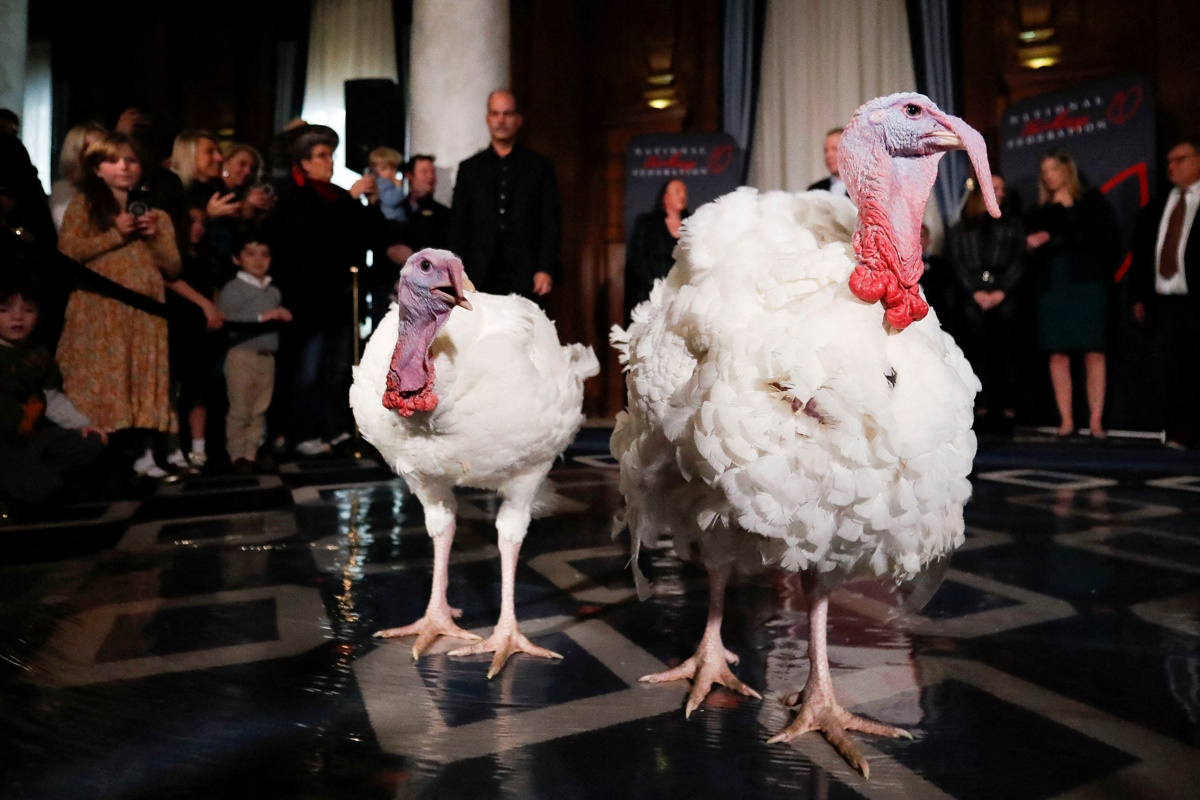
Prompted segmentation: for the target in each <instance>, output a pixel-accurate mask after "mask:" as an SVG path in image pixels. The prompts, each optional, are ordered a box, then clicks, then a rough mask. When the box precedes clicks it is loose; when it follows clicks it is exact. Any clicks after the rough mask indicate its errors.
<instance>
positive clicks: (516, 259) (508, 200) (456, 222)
mask: <svg viewBox="0 0 1200 800" xmlns="http://www.w3.org/2000/svg"><path fill="white" fill-rule="evenodd" d="M486 119H487V126H488V132H489V133H490V134H491V139H492V141H491V145H490V146H489V147H487V148H486V149H484V150H482V151H480V152H478V153H476V154H475V155H473V156H471V157H470V158H468V159H467V160H466V161H463V162H462V163H461V164H460V165H459V167H458V180H457V182H456V183H455V185H454V200H453V201H452V203H451V205H450V249H451V250H453V251H454V252H455V253H457V254H458V255H459V256H460V257H461V258H462V260H463V266H464V267H465V268H466V271H467V274H468V275H469V276H470V277H471V280H472V282H473V283H474V284H475V285H476V286H477V287H479V290H480V291H484V292H491V293H494V294H508V293H516V294H520V295H524V296H525V297H529V298H531V299H532V298H533V297H534V296H544V295H546V294H549V292H550V290H551V289H552V288H553V286H554V281H556V280H558V279H559V278H560V277H561V274H562V266H561V263H560V261H559V242H560V239H561V231H560V227H559V225H560V222H559V220H560V212H559V205H558V183H557V181H556V180H555V177H554V165H553V164H552V163H551V162H550V159H548V158H545V157H544V156H540V155H538V154H536V153H534V152H532V151H530V150H528V149H526V148H525V147H522V146H521V145H520V144H518V143H517V132H518V131H520V129H521V123H522V122H523V120H522V118H521V114H520V112H518V111H517V101H516V98H515V97H513V95H512V93H511V92H506V91H497V92H492V93H491V94H490V95H489V96H488V106H487V117H486Z"/></svg>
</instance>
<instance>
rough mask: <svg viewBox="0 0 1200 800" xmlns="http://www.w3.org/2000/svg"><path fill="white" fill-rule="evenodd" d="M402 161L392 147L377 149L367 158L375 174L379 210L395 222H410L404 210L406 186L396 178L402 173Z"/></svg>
mask: <svg viewBox="0 0 1200 800" xmlns="http://www.w3.org/2000/svg"><path fill="white" fill-rule="evenodd" d="M400 161H401V158H400V153H398V152H397V151H395V150H393V149H392V148H390V147H376V148H375V149H374V150H372V151H371V154H370V155H369V156H367V162H368V163H369V164H370V165H371V171H372V172H374V173H375V192H376V194H377V195H378V196H379V210H380V211H381V212H383V215H384V216H385V217H387V218H388V219H390V220H392V221H393V222H407V221H408V215H407V214H406V213H405V208H404V184H403V182H402V181H401V180H400V179H399V178H397V177H396V173H398V172H399V171H400Z"/></svg>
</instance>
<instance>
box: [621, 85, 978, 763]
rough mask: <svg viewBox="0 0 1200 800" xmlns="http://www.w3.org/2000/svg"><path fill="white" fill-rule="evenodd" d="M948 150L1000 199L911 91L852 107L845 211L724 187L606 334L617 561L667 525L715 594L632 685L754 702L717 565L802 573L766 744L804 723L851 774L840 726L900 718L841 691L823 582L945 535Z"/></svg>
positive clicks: (887, 729)
mask: <svg viewBox="0 0 1200 800" xmlns="http://www.w3.org/2000/svg"><path fill="white" fill-rule="evenodd" d="M964 148H965V149H966V150H967V152H968V154H969V155H970V157H971V160H972V162H973V164H974V166H975V170H976V172H977V174H978V175H979V179H980V183H981V185H982V186H983V187H984V191H985V197H986V201H987V204H988V209H989V211H990V212H991V213H992V214H993V215H998V214H999V209H998V208H997V207H996V203H995V198H994V197H993V196H992V195H991V191H990V189H991V180H990V171H989V169H988V164H987V156H986V150H985V147H984V143H983V140H982V138H981V137H980V136H979V134H978V133H976V132H975V131H974V130H973V129H971V128H970V127H969V126H967V125H966V123H964V122H963V121H962V120H960V119H957V118H955V117H952V116H949V115H947V114H945V113H943V112H942V111H941V110H939V109H938V108H937V106H936V105H934V104H933V102H932V101H930V100H929V99H928V98H926V97H924V96H922V95H918V94H897V95H891V96H889V97H883V98H879V99H877V100H874V101H872V102H870V103H867V104H866V105H864V106H862V107H861V108H859V109H858V111H856V112H855V114H854V116H853V118H852V119H851V120H850V123H849V124H848V125H847V127H846V129H845V132H844V133H843V135H842V142H841V150H840V157H839V162H840V167H841V175H842V177H843V179H844V180H845V181H846V186H847V188H848V190H849V195H850V200H851V201H853V202H854V203H856V204H857V206H858V209H857V211H858V213H857V218H856V215H855V207H854V205H852V203H851V202H850V201H847V200H845V199H843V198H838V197H834V196H832V195H830V194H829V193H828V192H808V193H803V194H787V193H783V192H770V193H766V194H759V193H758V192H756V191H755V190H753V189H739V190H737V191H736V192H734V193H732V194H729V195H726V196H725V197H722V198H720V199H719V200H717V201H715V202H714V203H711V204H709V205H706V206H704V207H702V208H701V209H699V210H698V211H697V212H696V213H695V214H694V215H693V216H692V217H691V218H690V219H689V220H687V222H686V223H685V224H684V230H683V234H682V236H681V237H680V243H679V245H678V248H677V250H676V262H675V266H674V268H673V269H672V270H671V272H670V274H669V275H668V276H667V278H666V279H665V280H664V281H662V282H660V283H659V284H658V285H656V286H655V288H654V291H653V293H652V294H651V297H650V299H649V300H648V301H646V302H645V303H643V304H642V305H640V306H639V307H638V308H637V309H636V310H635V311H634V314H633V321H632V323H631V325H630V327H629V329H628V331H622V330H621V329H619V328H614V330H613V335H612V340H613V343H614V345H615V346H616V347H617V348H618V350H619V351H620V353H621V358H622V361H623V362H624V363H625V365H626V370H627V375H626V387H627V390H628V409H627V411H625V412H623V413H622V414H620V415H619V416H618V418H617V423H616V428H615V430H614V432H613V437H612V445H611V447H612V453H613V455H614V456H615V457H616V458H617V459H619V461H620V464H621V478H620V480H621V491H622V493H623V494H624V496H625V501H626V506H625V510H624V512H623V517H622V519H623V521H624V522H625V523H626V524H627V525H628V526H629V528H630V532H631V537H632V542H633V547H634V556H635V564H636V554H637V549H638V548H639V546H640V545H641V544H651V543H654V542H655V541H657V540H658V539H659V537H662V536H669V537H673V539H674V543H675V548H676V550H677V551H678V552H679V553H680V555H681V556H684V557H686V556H688V555H690V553H691V551H692V549H693V547H698V548H699V552H700V556H701V558H702V560H703V562H704V564H705V566H706V568H707V570H708V574H709V585H710V593H711V595H710V605H709V617H708V624H707V626H706V628H705V631H704V636H703V638H702V639H701V641H700V645H699V648H698V649H697V652H696V654H695V655H694V656H692V657H691V658H689V659H687V660H686V661H684V662H683V663H682V664H681V665H680V666H678V667H676V668H674V669H671V670H668V671H666V672H662V673H657V674H655V675H648V676H646V677H644V678H643V679H642V680H644V681H648V682H660V681H669V680H681V679H691V680H692V681H693V687H692V690H691V693H690V695H689V698H688V701H687V705H686V713H687V714H688V715H690V714H691V713H692V711H694V710H695V709H696V708H697V707H698V706H699V705H700V704H701V703H702V702H703V700H704V698H705V696H706V695H707V694H708V692H709V690H710V689H711V688H712V685H713V684H714V683H720V684H723V685H725V686H727V687H729V688H731V689H733V690H735V691H739V692H741V693H742V694H745V695H750V696H754V697H758V694H757V693H756V692H754V690H753V689H751V688H749V687H748V686H746V685H745V684H744V683H742V682H741V681H739V680H738V679H737V678H736V677H735V676H734V675H733V673H732V672H731V670H730V669H729V664H736V663H737V656H736V655H734V654H733V653H731V652H729V651H727V650H726V649H725V648H724V646H723V644H722V641H721V619H722V611H723V605H724V593H725V586H726V582H727V579H728V577H729V574H730V570H731V569H732V568H735V567H736V568H739V569H740V570H742V571H745V572H749V573H753V572H755V571H756V570H760V569H761V568H762V567H763V566H764V565H780V566H782V567H783V568H785V569H787V570H792V571H796V572H801V573H803V579H802V582H803V585H804V586H805V589H806V591H807V592H808V593H809V595H810V599H811V608H810V612H809V660H810V663H811V668H810V671H809V677H808V681H807V684H806V685H805V687H804V689H803V691H802V692H801V693H800V694H799V698H800V702H799V706H800V707H799V713H798V715H797V717H796V719H795V720H794V721H793V722H792V723H791V724H790V725H788V726H787V727H786V728H784V729H783V730H782V731H780V732H779V733H778V734H776V735H775V736H773V737H772V738H771V739H770V740H769V741H771V742H775V741H786V740H789V739H791V738H793V737H794V736H797V735H799V734H801V733H804V732H807V731H813V730H820V731H821V732H822V733H823V734H824V736H825V737H826V739H828V740H829V742H830V743H831V744H832V745H833V746H834V747H835V748H836V749H837V750H838V752H840V753H841V754H842V756H843V757H844V758H845V759H846V760H847V761H848V762H849V763H850V764H851V765H852V766H853V767H855V768H856V769H858V770H860V771H861V772H862V773H863V775H868V774H869V768H868V766H867V763H866V761H865V760H864V759H863V758H862V756H861V754H860V753H859V752H858V748H857V746H856V745H855V744H854V742H853V740H852V739H851V738H850V737H849V736H848V735H847V733H846V731H847V730H857V731H863V732H868V733H875V734H881V735H884V736H908V734H907V732H905V731H903V730H900V729H899V728H894V727H892V726H888V725H883V724H881V723H878V722H874V721H872V720H868V719H864V718H862V717H859V716H856V715H853V714H851V713H849V712H848V711H846V710H845V709H843V708H842V707H841V706H839V705H838V703H837V700H836V698H835V696H834V692H833V686H832V682H831V679H830V673H829V662H828V657H827V653H826V637H825V625H826V615H827V609H828V602H829V600H828V598H829V593H830V591H831V590H832V589H833V588H834V587H835V586H837V585H838V584H839V583H840V582H842V581H845V580H847V579H850V578H858V577H862V576H879V577H880V578H885V579H892V580H904V579H908V578H912V577H914V576H916V575H917V574H918V573H920V572H921V571H922V570H923V568H924V567H925V566H926V565H928V564H930V563H931V562H933V561H935V560H937V559H939V558H940V557H942V556H943V555H944V554H946V553H948V552H949V551H950V550H952V549H953V548H954V547H956V546H957V545H959V544H961V543H962V541H963V504H964V503H965V502H966V500H967V499H968V497H969V495H970V491H971V488H970V484H969V482H968V480H967V476H968V475H969V473H970V471H971V463H972V460H973V459H974V456H975V446H976V442H975V435H974V433H972V431H971V423H972V419H973V414H972V403H973V399H974V396H975V393H976V392H977V391H978V390H979V382H978V380H977V379H976V377H975V375H974V374H973V373H972V371H971V368H970V366H969V365H968V363H967V361H966V360H965V359H964V358H963V355H962V352H961V351H960V350H959V348H958V347H957V346H956V345H955V344H954V342H953V340H952V339H951V338H950V337H949V336H947V335H946V334H945V333H944V332H943V331H942V330H941V328H940V326H939V325H938V322H937V319H936V316H935V315H932V314H930V315H928V316H927V312H928V310H929V308H928V306H927V305H926V304H925V301H924V300H923V299H922V297H921V295H920V292H919V289H918V285H917V279H918V278H919V277H920V275H921V271H922V266H923V265H922V261H921V245H920V226H921V217H922V212H923V210H924V207H925V201H926V199H927V198H928V196H929V191H930V189H931V187H932V185H933V182H934V179H935V177H936V174H937V164H938V161H939V160H940V158H941V156H942V154H943V153H944V152H945V151H947V150H951V149H964ZM877 301H882V304H881V303H880V302H877ZM910 323H911V324H910ZM638 577H639V581H640V576H638ZM794 698H795V696H793V699H794Z"/></svg>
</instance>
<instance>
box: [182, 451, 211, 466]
mask: <svg viewBox="0 0 1200 800" xmlns="http://www.w3.org/2000/svg"><path fill="white" fill-rule="evenodd" d="M187 460H188V463H189V464H191V465H192V467H193V468H194V469H204V466H205V465H206V464H207V463H208V455H207V454H206V453H197V452H196V451H195V450H193V451H192V452H190V453H188V456H187Z"/></svg>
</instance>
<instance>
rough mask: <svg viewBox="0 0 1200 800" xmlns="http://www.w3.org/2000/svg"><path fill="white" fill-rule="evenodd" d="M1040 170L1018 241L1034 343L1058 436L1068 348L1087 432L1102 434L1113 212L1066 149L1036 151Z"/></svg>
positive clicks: (1067, 386)
mask: <svg viewBox="0 0 1200 800" xmlns="http://www.w3.org/2000/svg"><path fill="white" fill-rule="evenodd" d="M1040 176H1041V180H1040V185H1039V192H1038V195H1039V204H1038V206H1037V207H1036V208H1034V209H1032V210H1031V211H1030V212H1029V214H1028V216H1027V218H1026V225H1025V228H1026V230H1027V231H1028V232H1029V233H1028V235H1027V236H1026V243H1027V245H1028V247H1029V250H1030V251H1031V253H1032V264H1031V272H1032V273H1033V274H1034V276H1035V278H1036V280H1037V287H1038V288H1037V321H1038V344H1039V346H1040V347H1041V349H1042V351H1044V352H1046V353H1049V356H1050V381H1051V383H1052V384H1053V386H1054V401H1055V403H1056V404H1057V406H1058V413H1059V416H1060V425H1059V428H1058V435H1059V436H1070V435H1071V434H1072V433H1074V432H1075V419H1074V413H1073V403H1072V387H1071V354H1072V353H1082V354H1083V363H1084V370H1085V374H1086V376H1087V379H1086V380H1087V400H1088V411H1089V413H1090V420H1089V426H1088V427H1089V428H1090V431H1091V435H1092V436H1094V437H1096V438H1103V437H1104V436H1105V435H1106V434H1105V431H1104V425H1103V422H1102V417H1103V415H1104V391H1105V382H1106V377H1105V369H1106V367H1105V360H1104V348H1105V323H1106V318H1107V309H1108V282H1109V279H1110V277H1111V275H1112V270H1113V267H1114V266H1115V262H1116V257H1117V254H1118V247H1119V242H1118V239H1117V223H1116V218H1115V216H1114V215H1113V211H1112V208H1111V207H1110V206H1109V204H1108V201H1107V200H1105V199H1104V196H1103V195H1101V194H1100V193H1099V192H1097V191H1096V190H1094V189H1088V190H1084V188H1083V186H1082V185H1081V183H1080V181H1079V171H1078V169H1077V168H1076V166H1075V160H1074V159H1073V158H1072V157H1071V154H1070V153H1068V152H1067V151H1066V150H1051V151H1050V152H1048V153H1046V154H1045V155H1043V156H1042V159H1041V166H1040Z"/></svg>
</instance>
